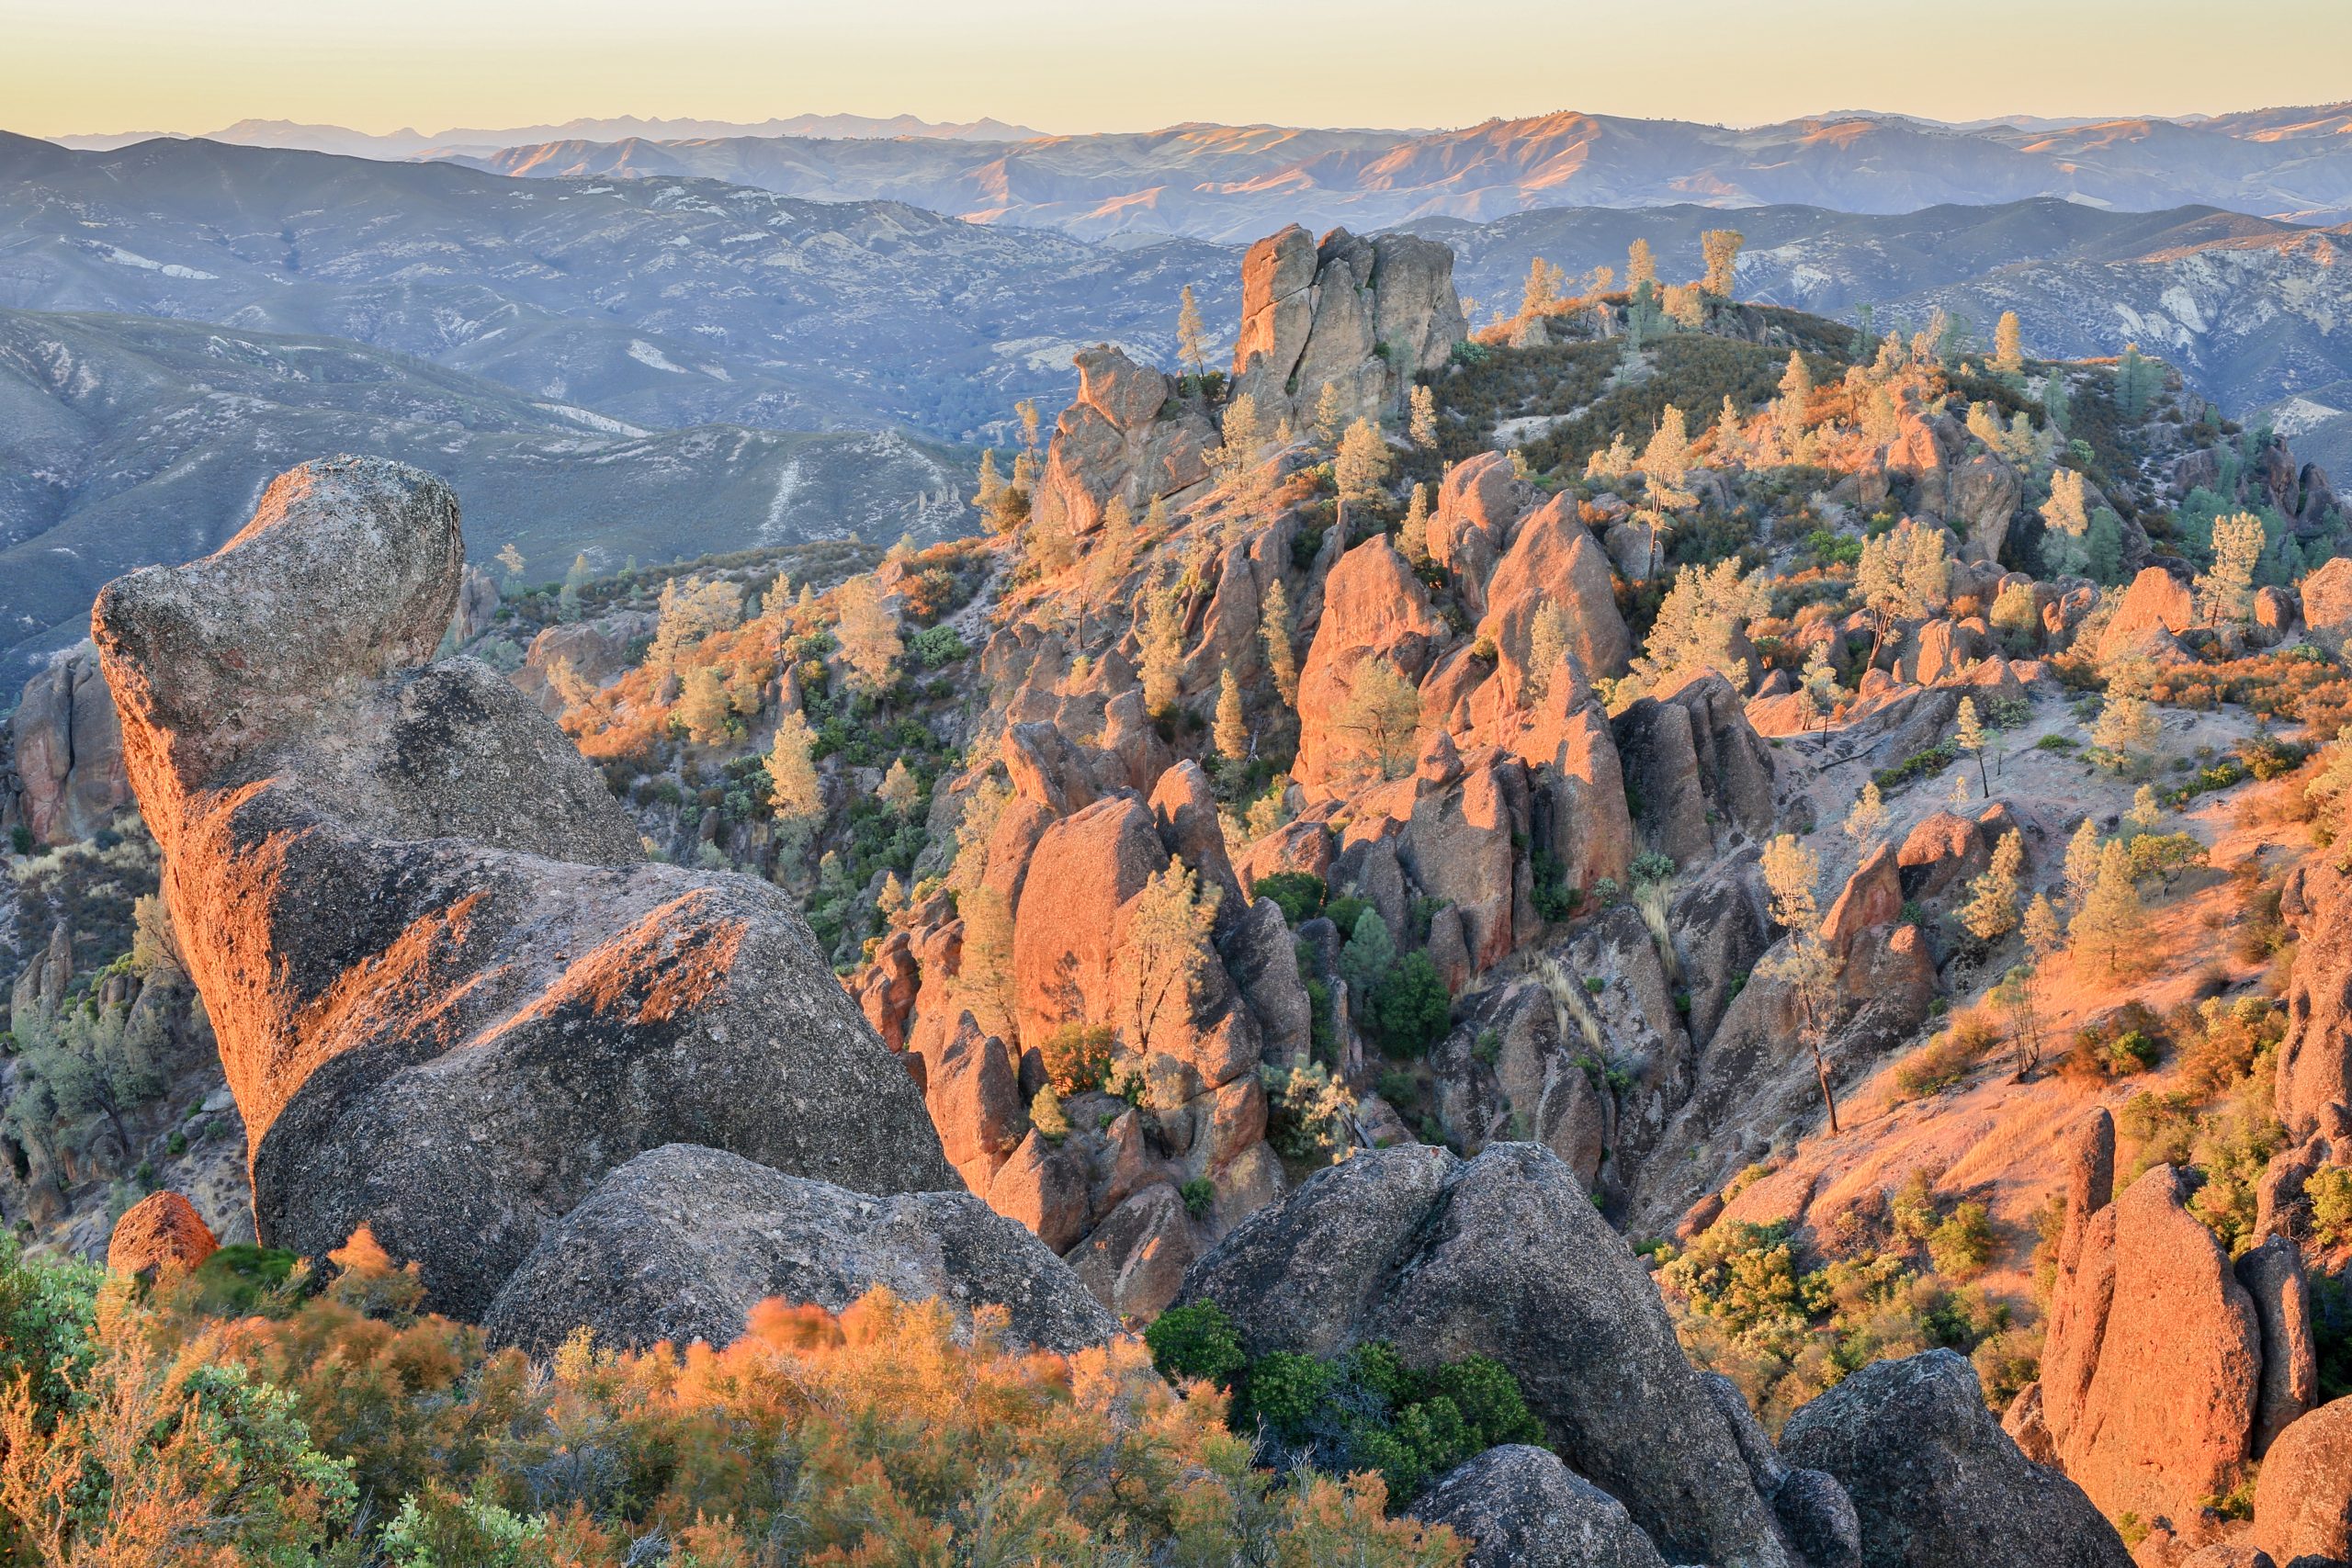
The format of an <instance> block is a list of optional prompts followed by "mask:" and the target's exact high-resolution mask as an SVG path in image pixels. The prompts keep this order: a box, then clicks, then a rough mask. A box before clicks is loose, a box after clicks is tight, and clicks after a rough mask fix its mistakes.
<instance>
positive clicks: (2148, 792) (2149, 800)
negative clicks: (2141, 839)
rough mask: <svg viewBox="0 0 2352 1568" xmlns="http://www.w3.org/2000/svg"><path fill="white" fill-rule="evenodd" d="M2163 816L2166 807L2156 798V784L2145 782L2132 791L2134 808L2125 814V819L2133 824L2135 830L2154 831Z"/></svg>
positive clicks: (2142, 831)
mask: <svg viewBox="0 0 2352 1568" xmlns="http://www.w3.org/2000/svg"><path fill="white" fill-rule="evenodd" d="M2163 818H2164V807H2163V806H2162V805H2161V804H2159V803H2158V801H2157V799H2156V786H2155V785H2154V784H2142V785H2141V786H2140V787H2139V788H2138V789H2136V790H2134V791H2132V792H2131V810H2129V811H2127V812H2125V813H2124V814H2123V820H2124V821H2126V822H2128V823H2130V824H2131V829H2132V830H2133V831H2134V832H2138V833H2153V832H2154V831H2155V830H2156V824H2157V823H2158V822H2160V821H2162V820H2163Z"/></svg>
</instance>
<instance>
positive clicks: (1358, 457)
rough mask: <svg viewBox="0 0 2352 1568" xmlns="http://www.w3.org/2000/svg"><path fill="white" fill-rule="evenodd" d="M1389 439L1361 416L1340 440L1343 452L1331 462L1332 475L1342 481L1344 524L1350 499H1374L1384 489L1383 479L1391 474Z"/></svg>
mask: <svg viewBox="0 0 2352 1568" xmlns="http://www.w3.org/2000/svg"><path fill="white" fill-rule="evenodd" d="M1389 462H1390V458H1389V456H1388V443H1387V442H1385V441H1384V440H1383V439H1381V435H1380V432H1379V431H1378V430H1377V429H1375V428H1374V425H1373V423H1372V421H1370V420H1368V419H1360V420H1357V421H1356V422H1355V423H1353V424H1351V425H1350V426H1348V433H1347V434H1346V436H1345V437H1343V438H1342V439H1341V440H1340V455H1339V457H1337V458H1335V459H1334V460H1333V462H1332V464H1331V477H1332V478H1333V479H1335V480H1336V481H1337V482H1338V484H1339V490H1340V507H1339V515H1338V518H1337V521H1338V522H1339V523H1340V525H1341V526H1342V527H1343V528H1344V526H1345V525H1346V523H1347V513H1348V503H1349V502H1351V501H1370V500H1372V499H1373V498H1374V496H1377V495H1378V494H1379V493H1380V484H1381V481H1382V480H1383V479H1385V478H1387V475H1388V465H1389Z"/></svg>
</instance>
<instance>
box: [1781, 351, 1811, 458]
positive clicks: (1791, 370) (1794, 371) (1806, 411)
mask: <svg viewBox="0 0 2352 1568" xmlns="http://www.w3.org/2000/svg"><path fill="white" fill-rule="evenodd" d="M1772 417H1773V421H1774V423H1777V424H1778V425H1779V426H1780V431H1781V444H1782V445H1784V446H1789V447H1791V448H1793V447H1794V446H1796V444H1797V441H1798V439H1799V438H1800V437H1801V436H1803V435H1804V433H1805V430H1806V428H1807V427H1808V426H1809V425H1811V423H1813V372H1812V371H1811V370H1810V369H1808V368H1807V367H1806V366H1805V362H1804V355H1802V354H1800V353H1798V352H1797V351H1796V350H1795V349H1791V350H1789V367H1788V368H1787V369H1786V370H1783V371H1782V372H1781V400H1780V402H1779V403H1778V404H1777V405H1776V406H1775V408H1774V410H1773V415H1772Z"/></svg>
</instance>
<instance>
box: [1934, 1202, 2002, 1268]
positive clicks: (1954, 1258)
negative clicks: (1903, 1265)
mask: <svg viewBox="0 0 2352 1568" xmlns="http://www.w3.org/2000/svg"><path fill="white" fill-rule="evenodd" d="M1928 1258H1931V1259H1933V1261H1934V1263H1935V1266H1936V1272H1937V1273H1939V1274H1941V1275H1943V1276H1944V1277H1945V1278H1947V1279H1951V1280H1973V1279H1974V1278H1975V1277H1976V1276H1977V1275H1979V1274H1982V1273H1983V1272H1985V1269H1986V1267H1987V1266H1988V1265H1990V1264H1991V1263H1992V1261H1993V1226H1992V1222H1991V1218H1990V1216H1989V1215H1988V1214H1987V1213H1985V1205H1984V1204H1982V1203H1978V1202H1973V1201H1972V1202H1966V1203H1962V1204H1961V1205H1960V1206H1959V1207H1957V1208H1955V1209H1954V1210H1952V1212H1951V1214H1950V1215H1949V1216H1947V1217H1946V1218H1945V1219H1944V1221H1943V1222H1942V1223H1941V1224H1939V1225H1937V1226H1936V1228H1935V1229H1934V1230H1932V1231H1929V1232H1928Z"/></svg>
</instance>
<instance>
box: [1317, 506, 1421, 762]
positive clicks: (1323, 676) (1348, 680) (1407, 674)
mask: <svg viewBox="0 0 2352 1568" xmlns="http://www.w3.org/2000/svg"><path fill="white" fill-rule="evenodd" d="M1444 641H1445V623H1444V622H1443V621H1442V620H1441V619H1439V618H1438V615H1437V613H1436V612H1435V611H1434V610H1432V609H1430V601H1429V593H1428V591H1427V590H1426V589H1424V588H1423V587H1422V585H1421V581H1420V579H1419V578H1417V577H1415V576H1414V575H1413V573H1412V569H1411V568H1410V567H1408V566H1407V565H1406V564H1405V558H1404V557H1402V556H1400V555H1398V554H1397V549H1396V547H1395V546H1393V545H1391V544H1390V543H1389V542H1388V538H1387V536H1385V535H1381V536H1376V537H1374V538H1371V539H1368V540H1366V541H1365V542H1364V543H1363V544H1361V545H1358V546H1357V547H1355V548H1354V549H1351V550H1350V551H1349V552H1348V553H1347V554H1345V555H1343V556H1341V557H1340V559H1339V563H1338V564H1337V565H1336V566H1334V567H1333V568H1332V569H1331V573H1330V575H1329V577H1328V578H1327V579H1325V581H1324V590H1323V618H1322V621H1321V622H1320V624H1319V625H1317V627H1316V631H1315V641H1314V643H1313V644H1312V645H1311V646H1309V648H1308V649H1307V651H1306V665H1305V667H1304V668H1303V669H1301V670H1300V671H1299V679H1298V712H1299V715H1300V721H1299V736H1298V761H1297V762H1296V764H1295V766H1294V767H1293V769H1292V774H1293V776H1294V777H1295V778H1296V779H1297V780H1298V782H1299V783H1300V784H1302V785H1304V786H1305V787H1306V790H1307V793H1308V794H1309V795H1317V794H1330V793H1334V790H1333V784H1334V781H1335V779H1336V778H1337V775H1338V773H1340V768H1341V764H1342V762H1343V761H1344V758H1343V757H1342V755H1341V753H1342V752H1343V751H1344V750H1345V747H1346V741H1345V739H1344V738H1343V737H1342V736H1340V734H1339V733H1338V731H1337V728H1336V725H1337V721H1338V720H1339V718H1340V714H1341V712H1342V709H1343V707H1344V705H1345V704H1346V702H1347V700H1348V696H1349V694H1351V692H1352V691H1354V689H1355V683H1356V679H1357V676H1358V674H1359V672H1360V671H1363V668H1364V666H1366V665H1367V664H1369V663H1371V662H1372V661H1373V660H1386V661H1387V662H1388V663H1390V664H1393V665H1394V666H1396V668H1397V672H1398V673H1399V674H1401V675H1402V676H1403V677H1404V678H1405V679H1406V680H1407V681H1408V682H1418V681H1419V679H1420V677H1421V674H1422V672H1423V671H1425V670H1427V669H1428V668H1429V663H1430V658H1431V657H1432V656H1433V655H1434V654H1435V652H1436V651H1437V649H1439V647H1441V646H1442V644H1443V643H1444Z"/></svg>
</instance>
